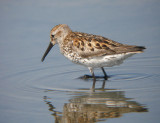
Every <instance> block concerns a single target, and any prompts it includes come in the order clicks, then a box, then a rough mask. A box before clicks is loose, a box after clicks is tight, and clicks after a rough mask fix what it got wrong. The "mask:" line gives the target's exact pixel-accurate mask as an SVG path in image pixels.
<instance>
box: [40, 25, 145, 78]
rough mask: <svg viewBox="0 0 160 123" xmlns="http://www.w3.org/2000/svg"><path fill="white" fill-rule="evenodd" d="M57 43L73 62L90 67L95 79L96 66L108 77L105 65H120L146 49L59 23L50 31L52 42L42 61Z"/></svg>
mask: <svg viewBox="0 0 160 123" xmlns="http://www.w3.org/2000/svg"><path fill="white" fill-rule="evenodd" d="M55 44H58V45H59V48H60V52H61V53H62V54H63V55H64V56H65V57H67V58H68V59H69V60H71V61H72V62H73V63H76V64H80V65H83V66H86V67H88V69H89V70H90V72H91V74H92V77H93V79H94V80H95V79H96V77H95V75H94V68H101V69H102V72H103V74H104V78H105V79H108V76H107V74H106V72H105V70H104V68H103V67H112V66H114V65H119V64H121V63H122V62H123V60H125V59H126V58H128V57H130V56H132V55H134V54H136V53H141V52H143V50H144V49H145V47H143V46H135V45H126V44H121V43H118V42H115V41H113V40H111V39H108V38H105V37H102V36H99V35H93V34H87V33H82V32H74V31H72V30H71V29H70V28H69V26H68V25H66V24H59V25H57V26H55V27H54V28H52V30H51V32H50V43H49V46H48V48H47V50H46V52H45V53H44V55H43V57H42V59H41V61H42V62H43V61H44V59H45V57H46V56H47V54H48V52H49V51H50V50H51V48H52V47H53V46H54V45H55Z"/></svg>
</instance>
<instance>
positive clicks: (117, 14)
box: [0, 0, 160, 123]
mask: <svg viewBox="0 0 160 123" xmlns="http://www.w3.org/2000/svg"><path fill="white" fill-rule="evenodd" d="M159 4H160V2H159V1H156V0H153V1H152V2H151V1H143V2H140V1H137V0H135V1H132V0H129V1H127V0H120V1H117V2H111V1H108V0H107V1H105V0H102V1H96V0H93V1H90V0H82V1H72V0H69V1H67V2H66V1H64V0H62V1H56V0H53V1H50V0H46V1H45V2H44V1H41V0H36V1H31V0H29V1H19V0H13V1H3V2H2V1H1V5H0V6H1V7H0V15H1V19H0V25H1V29H0V32H1V33H0V122H1V123H44V122H45V123H54V122H55V123H94V122H101V123H106V122H110V123H115V122H119V123H124V122H125V123H135V122H137V123H151V122H154V123H157V122H159V120H160V118H159V114H160V108H159V107H160V103H159V102H160V54H159V51H160V50H159V46H160V42H159V39H160V35H159V32H160V28H159V22H160V18H159V16H158V13H157V11H159ZM59 23H66V24H68V25H69V26H70V27H71V28H72V29H73V30H78V31H82V32H87V33H93V34H99V35H103V36H106V37H108V38H111V39H113V40H116V41H119V42H121V43H127V44H135V45H142V46H146V48H147V49H146V50H145V52H144V53H141V54H136V55H134V56H133V57H131V58H129V59H128V60H126V61H125V62H124V63H123V64H121V65H120V66H114V67H109V68H105V70H106V72H107V74H108V75H109V76H110V78H109V79H108V80H106V81H104V80H103V79H102V78H99V79H97V81H96V85H95V92H93V91H91V87H92V84H93V80H92V79H91V78H90V79H86V80H84V79H80V77H81V76H83V75H84V74H90V73H89V70H88V69H87V68H85V67H83V66H79V65H75V64H73V63H71V62H70V61H69V60H67V59H66V58H64V57H63V56H62V55H61V54H60V53H59V48H58V46H55V47H54V48H53V49H52V50H51V52H50V54H49V55H48V56H47V58H46V60H45V61H44V62H43V63H42V62H41V61H40V60H41V57H42V55H43V53H44V51H45V50H46V48H47V46H48V43H49V31H50V29H51V28H52V27H53V26H55V25H57V24H59ZM95 74H96V75H97V76H102V71H101V70H100V69H95Z"/></svg>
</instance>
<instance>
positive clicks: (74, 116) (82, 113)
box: [45, 91, 148, 123]
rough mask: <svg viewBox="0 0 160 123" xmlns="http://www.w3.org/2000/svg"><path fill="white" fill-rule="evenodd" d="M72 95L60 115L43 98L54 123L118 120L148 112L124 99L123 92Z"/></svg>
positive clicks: (137, 104) (91, 122) (129, 99)
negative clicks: (131, 114) (131, 113)
mask: <svg viewBox="0 0 160 123" xmlns="http://www.w3.org/2000/svg"><path fill="white" fill-rule="evenodd" d="M72 95H73V94H72ZM74 95H75V96H74V97H72V98H71V99H70V100H69V103H65V104H64V107H63V112H62V113H60V112H58V111H56V110H55V107H54V106H53V105H52V102H51V101H48V99H47V98H45V102H46V104H48V105H49V107H50V108H49V110H50V109H52V110H50V111H52V112H53V115H54V117H55V122H56V123H94V122H98V121H105V120H107V119H108V118H119V117H122V116H123V114H124V113H129V112H147V111H148V110H147V108H145V107H144V106H143V105H141V104H139V103H137V102H135V101H131V98H126V97H125V96H124V92H123V91H108V92H107V91H106V92H96V93H92V94H91V93H80V92H78V93H76V92H75V93H74Z"/></svg>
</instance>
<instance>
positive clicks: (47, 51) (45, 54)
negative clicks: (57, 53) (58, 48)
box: [41, 42, 53, 62]
mask: <svg viewBox="0 0 160 123" xmlns="http://www.w3.org/2000/svg"><path fill="white" fill-rule="evenodd" d="M52 47H53V44H52V43H51V42H50V43H49V45H48V48H47V50H46V52H45V53H44V55H43V57H42V59H41V61H42V62H43V61H44V59H45V57H46V56H47V54H48V53H49V51H50V50H51V49H52Z"/></svg>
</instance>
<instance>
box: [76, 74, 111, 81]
mask: <svg viewBox="0 0 160 123" xmlns="http://www.w3.org/2000/svg"><path fill="white" fill-rule="evenodd" d="M79 78H80V79H85V80H87V79H90V78H94V77H93V76H91V75H84V76H81V77H79ZM102 78H104V80H108V78H109V76H95V79H102Z"/></svg>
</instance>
